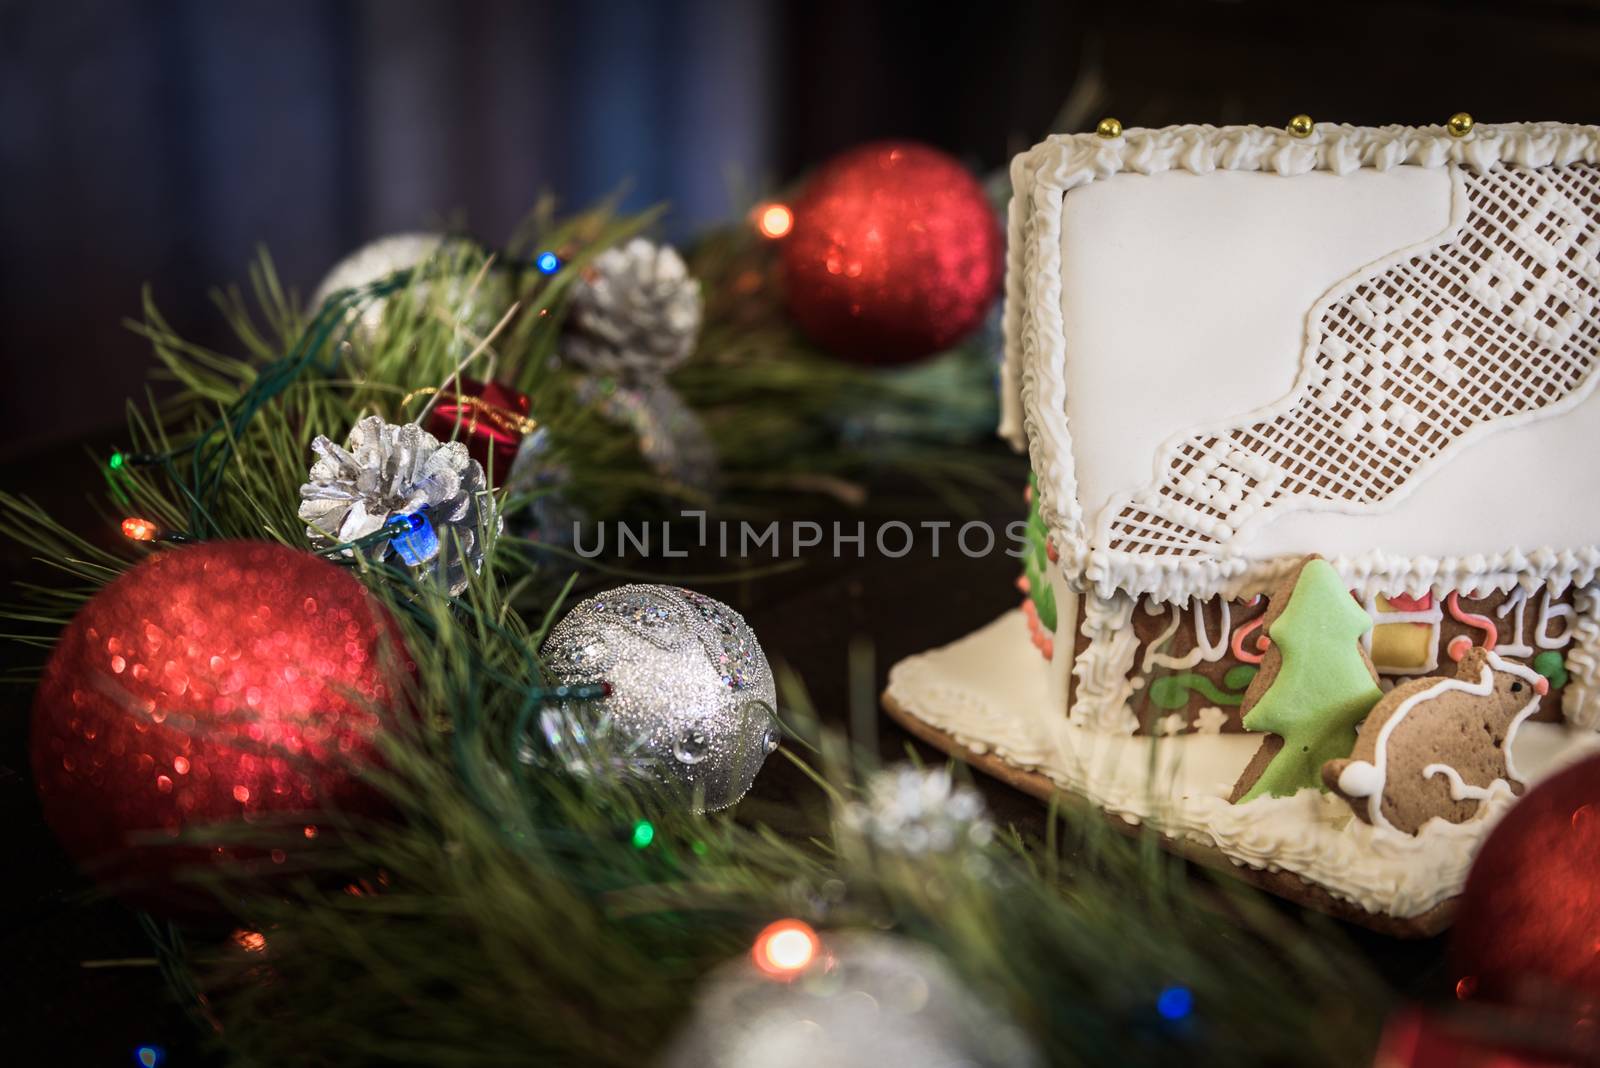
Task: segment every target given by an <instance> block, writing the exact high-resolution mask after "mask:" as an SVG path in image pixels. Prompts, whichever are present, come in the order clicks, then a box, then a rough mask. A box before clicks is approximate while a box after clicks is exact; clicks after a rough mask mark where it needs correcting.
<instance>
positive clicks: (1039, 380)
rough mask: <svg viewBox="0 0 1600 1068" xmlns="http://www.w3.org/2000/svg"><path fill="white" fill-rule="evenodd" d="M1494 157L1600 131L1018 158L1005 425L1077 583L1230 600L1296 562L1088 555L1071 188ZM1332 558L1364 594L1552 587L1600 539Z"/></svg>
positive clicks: (1571, 154)
mask: <svg viewBox="0 0 1600 1068" xmlns="http://www.w3.org/2000/svg"><path fill="white" fill-rule="evenodd" d="M1502 163H1506V164H1515V165H1518V166H1526V167H1546V166H1564V165H1570V164H1575V163H1589V164H1596V163H1600V129H1596V128H1595V127H1588V126H1571V125H1564V124H1557V123H1529V124H1520V125H1502V126H1479V127H1477V128H1476V129H1474V131H1473V132H1472V133H1471V134H1469V135H1467V136H1466V137H1452V136H1450V134H1449V133H1448V132H1447V131H1446V130H1445V129H1444V128H1443V127H1428V128H1415V127H1408V126H1387V127H1379V128H1363V127H1354V126H1340V125H1329V124H1323V125H1319V126H1318V127H1317V128H1316V130H1315V132H1314V133H1313V134H1312V135H1311V136H1310V137H1307V138H1304V139H1301V138H1295V137H1291V136H1290V135H1289V134H1288V133H1287V132H1286V131H1283V130H1279V129H1267V128H1264V127H1254V126H1250V127H1240V126H1233V127H1220V128H1219V127H1213V126H1173V127H1167V128H1164V129H1159V130H1127V131H1124V133H1123V135H1122V136H1121V137H1117V138H1103V137H1099V136H1097V135H1095V134H1077V135H1070V136H1058V137H1053V138H1051V139H1049V140H1047V141H1045V142H1043V143H1042V144H1040V145H1037V146H1036V147H1034V148H1033V149H1032V150H1030V151H1028V152H1025V153H1023V154H1022V155H1019V156H1018V157H1017V158H1016V159H1015V160H1013V161H1012V164H1011V181H1012V189H1013V195H1012V200H1011V206H1010V211H1009V222H1008V226H1009V245H1008V249H1007V254H1006V255H1007V262H1006V309H1005V321H1004V326H1005V342H1006V360H1005V364H1004V367H1003V369H1002V373H1001V389H1002V404H1003V410H1002V417H1001V425H1000V433H1001V434H1002V435H1003V436H1004V437H1006V438H1007V439H1008V440H1010V441H1011V443H1012V444H1013V445H1014V446H1016V447H1018V448H1021V447H1023V446H1024V444H1026V446H1027V448H1028V450H1029V454H1030V459H1031V460H1032V464H1033V469H1034V471H1035V472H1036V473H1037V474H1038V476H1039V480H1038V481H1039V494H1040V514H1041V515H1042V516H1043V518H1044V521H1045V523H1046V525H1047V526H1048V527H1049V528H1050V531H1051V534H1052V536H1053V537H1054V539H1055V543H1056V546H1057V548H1058V550H1059V551H1060V554H1061V565H1062V567H1063V570H1064V571H1065V572H1066V574H1067V575H1068V576H1069V578H1070V579H1071V581H1073V582H1074V583H1076V584H1079V585H1092V586H1094V587H1096V588H1098V589H1099V591H1100V592H1101V593H1102V594H1104V595H1106V596H1110V595H1111V594H1113V593H1115V592H1117V591H1130V590H1131V591H1138V592H1142V593H1148V594H1150V595H1151V596H1153V597H1154V598H1156V599H1157V600H1163V601H1183V600H1186V599H1187V598H1189V597H1191V596H1196V595H1199V596H1211V595H1213V594H1221V595H1223V596H1226V597H1237V596H1240V595H1243V594H1249V593H1254V592H1258V591H1259V590H1261V589H1263V588H1266V587H1267V586H1268V585H1270V584H1271V583H1272V582H1273V581H1274V580H1275V579H1276V578H1278V577H1280V576H1281V575H1282V574H1284V573H1285V572H1286V571H1287V570H1289V569H1290V568H1292V567H1293V565H1294V561H1293V560H1287V559H1286V560H1276V561H1275V560H1267V561H1252V560H1249V559H1247V558H1245V557H1243V556H1240V555H1236V554H1222V555H1216V556H1209V557H1151V556H1138V555H1135V554H1131V553H1126V552H1111V551H1095V552H1091V550H1090V539H1089V537H1088V535H1087V534H1086V532H1085V529H1084V520H1085V517H1084V514H1083V509H1082V507H1081V505H1080V504H1079V502H1078V494H1077V477H1076V472H1075V470H1074V466H1073V459H1072V449H1071V435H1070V432H1069V429H1068V427H1067V420H1066V414H1065V413H1066V377H1065V368H1064V366H1063V355H1062V354H1063V352H1064V349H1065V337H1064V333H1063V324H1062V310H1061V308H1062V306H1061V288H1062V279H1061V245H1060V229H1061V215H1062V210H1063V195H1064V194H1065V193H1066V192H1068V191H1069V190H1072V189H1075V188H1078V187H1081V186H1083V185H1086V184H1088V183H1089V182H1092V181H1094V180H1096V179H1097V178H1104V177H1109V176H1111V175H1113V174H1117V173H1119V172H1123V171H1129V172H1134V173H1139V174H1155V173H1160V172H1162V171H1168V170H1175V169H1176V170H1186V171H1190V172H1192V173H1195V174H1207V173H1210V172H1212V171H1216V170H1233V171H1270V172H1275V173H1277V174H1280V175H1285V176H1289V175H1296V174H1304V173H1306V172H1308V171H1312V170H1326V171H1331V172H1333V173H1335V174H1347V173H1349V172H1351V171H1353V170H1356V169H1358V168H1361V167H1373V168H1375V169H1378V170H1387V169H1389V168H1391V167H1396V166H1400V165H1403V164H1405V165H1413V166H1422V167H1443V166H1447V165H1451V164H1455V165H1460V166H1463V167H1469V168H1474V169H1478V170H1485V171H1487V170H1492V169H1494V168H1495V167H1496V166H1498V165H1500V164H1502ZM1024 431H1026V434H1025V436H1024ZM1329 563H1331V564H1332V565H1333V566H1334V567H1335V568H1336V569H1337V570H1338V571H1339V573H1340V574H1341V575H1342V576H1343V577H1344V578H1345V580H1346V581H1347V582H1348V583H1349V584H1350V585H1351V587H1352V588H1353V589H1355V590H1356V591H1357V592H1358V593H1359V594H1360V595H1362V596H1370V595H1372V594H1376V593H1394V592H1400V591H1405V592H1408V593H1420V592H1422V591H1424V590H1426V589H1428V588H1430V587H1433V586H1444V587H1449V588H1455V589H1469V588H1471V589H1479V590H1491V589H1492V590H1496V591H1500V590H1507V589H1511V588H1512V587H1514V586H1522V587H1524V588H1528V589H1530V590H1531V589H1532V588H1534V587H1537V586H1540V585H1543V586H1547V587H1549V588H1550V589H1551V590H1552V591H1553V592H1560V591H1562V590H1564V589H1565V588H1566V587H1567V586H1568V585H1569V584H1572V583H1577V584H1579V585H1588V584H1590V583H1592V582H1594V581H1595V577H1596V574H1597V572H1600V546H1596V545H1587V546H1580V547H1577V548H1571V549H1552V548H1540V549H1533V550H1527V551H1524V550H1519V549H1508V550H1506V551H1505V552H1502V553H1497V554H1492V555H1485V554H1474V555H1470V556H1454V557H1444V558H1439V559H1432V558H1427V557H1412V556H1399V555H1395V554H1388V553H1383V552H1379V551H1373V552H1370V553H1365V554H1361V555H1359V556H1354V557H1334V558H1330V560H1329Z"/></svg>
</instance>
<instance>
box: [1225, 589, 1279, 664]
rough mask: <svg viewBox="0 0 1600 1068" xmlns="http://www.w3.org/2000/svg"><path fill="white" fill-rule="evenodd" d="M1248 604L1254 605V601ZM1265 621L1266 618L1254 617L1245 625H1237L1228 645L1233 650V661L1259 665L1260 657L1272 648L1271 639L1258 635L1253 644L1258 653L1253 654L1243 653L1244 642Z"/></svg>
mask: <svg viewBox="0 0 1600 1068" xmlns="http://www.w3.org/2000/svg"><path fill="white" fill-rule="evenodd" d="M1250 603H1251V604H1255V602H1254V601H1251V602H1250ZM1266 621H1267V617H1266V616H1256V618H1254V619H1252V620H1250V621H1249V622H1247V623H1241V624H1239V626H1238V627H1237V628H1236V629H1235V630H1234V632H1233V641H1232V642H1231V643H1230V645H1231V647H1232V649H1233V657H1234V659H1235V660H1238V661H1240V662H1241V663H1245V664H1259V663H1261V658H1262V656H1263V655H1265V653H1266V651H1267V650H1268V649H1269V648H1270V647H1271V646H1272V639H1271V638H1269V637H1267V636H1266V635H1265V634H1262V635H1259V636H1258V637H1257V638H1256V642H1255V644H1256V648H1257V649H1258V650H1260V651H1259V652H1255V653H1250V652H1246V651H1245V648H1244V640H1245V638H1246V637H1248V636H1249V635H1250V634H1251V633H1252V632H1254V631H1256V630H1257V629H1259V628H1260V626H1261V624H1263V623H1265V622H1266Z"/></svg>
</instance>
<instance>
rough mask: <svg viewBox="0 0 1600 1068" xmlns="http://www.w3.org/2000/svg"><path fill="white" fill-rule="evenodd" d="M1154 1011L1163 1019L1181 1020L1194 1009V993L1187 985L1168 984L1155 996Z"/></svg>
mask: <svg viewBox="0 0 1600 1068" xmlns="http://www.w3.org/2000/svg"><path fill="white" fill-rule="evenodd" d="M1156 1011H1157V1012H1159V1013H1160V1014H1161V1017H1162V1019H1165V1020H1181V1019H1183V1018H1184V1017H1185V1016H1187V1015H1189V1013H1191V1012H1193V1011H1194V995H1193V994H1191V993H1189V988H1188V987H1183V986H1169V987H1167V988H1166V989H1165V990H1163V991H1162V992H1161V996H1160V997H1158V998H1156Z"/></svg>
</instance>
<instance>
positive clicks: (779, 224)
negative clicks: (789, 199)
mask: <svg viewBox="0 0 1600 1068" xmlns="http://www.w3.org/2000/svg"><path fill="white" fill-rule="evenodd" d="M756 229H757V230H760V231H761V236H762V237H770V238H773V239H777V238H780V237H783V236H785V235H786V234H788V232H789V231H790V230H793V229H794V212H792V211H790V210H789V205H787V204H763V205H762V206H761V207H759V208H757V209H756Z"/></svg>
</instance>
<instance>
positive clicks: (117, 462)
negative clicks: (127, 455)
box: [109, 452, 124, 471]
mask: <svg viewBox="0 0 1600 1068" xmlns="http://www.w3.org/2000/svg"><path fill="white" fill-rule="evenodd" d="M109 462H110V466H111V470H113V471H120V470H121V469H122V464H123V462H124V461H123V457H122V454H121V453H120V452H114V453H112V454H111V460H110V461H109Z"/></svg>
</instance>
